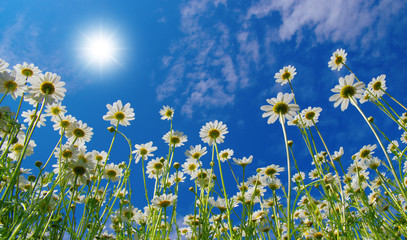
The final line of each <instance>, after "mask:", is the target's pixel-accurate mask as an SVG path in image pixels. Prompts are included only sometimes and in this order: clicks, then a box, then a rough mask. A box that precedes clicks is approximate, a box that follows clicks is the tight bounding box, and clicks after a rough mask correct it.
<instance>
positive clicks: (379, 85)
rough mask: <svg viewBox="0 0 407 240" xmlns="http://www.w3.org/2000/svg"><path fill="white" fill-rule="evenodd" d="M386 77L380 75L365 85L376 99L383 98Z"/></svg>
mask: <svg viewBox="0 0 407 240" xmlns="http://www.w3.org/2000/svg"><path fill="white" fill-rule="evenodd" d="M385 78H386V75H384V74H382V75H380V76H378V77H377V78H373V79H372V81H371V82H370V83H369V84H368V85H367V87H368V89H369V90H370V92H371V93H372V94H373V95H374V96H375V97H376V98H380V97H381V96H383V94H384V91H386V89H387V87H386V80H384V79H385Z"/></svg>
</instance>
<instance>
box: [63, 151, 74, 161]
mask: <svg viewBox="0 0 407 240" xmlns="http://www.w3.org/2000/svg"><path fill="white" fill-rule="evenodd" d="M62 157H63V158H66V159H67V158H71V157H72V152H71V150H69V149H66V150H65V151H63V152H62Z"/></svg>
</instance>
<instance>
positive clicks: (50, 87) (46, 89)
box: [40, 82, 55, 95]
mask: <svg viewBox="0 0 407 240" xmlns="http://www.w3.org/2000/svg"><path fill="white" fill-rule="evenodd" d="M40 88H41V92H42V93H44V94H48V95H51V94H53V93H54V92H55V86H54V84H52V83H50V82H43V83H42V84H41V87H40Z"/></svg>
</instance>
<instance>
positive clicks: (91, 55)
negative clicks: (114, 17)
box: [81, 30, 122, 69]
mask: <svg viewBox="0 0 407 240" xmlns="http://www.w3.org/2000/svg"><path fill="white" fill-rule="evenodd" d="M82 35H83V37H84V41H83V47H82V48H81V49H82V54H83V55H84V57H85V58H86V61H87V65H93V66H96V67H99V69H105V68H106V67H107V66H111V65H112V64H113V63H115V64H117V65H119V66H122V65H121V64H120V62H119V61H118V60H117V59H118V54H119V50H120V49H121V48H119V46H118V43H117V39H116V35H115V33H110V34H106V33H105V32H103V31H102V30H99V31H98V32H96V33H93V34H82Z"/></svg>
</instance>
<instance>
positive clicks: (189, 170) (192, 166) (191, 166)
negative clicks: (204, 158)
mask: <svg viewBox="0 0 407 240" xmlns="http://www.w3.org/2000/svg"><path fill="white" fill-rule="evenodd" d="M200 165H202V164H201V163H200V162H198V160H196V159H191V158H189V159H187V161H186V162H184V163H183V164H182V165H181V167H182V171H183V172H184V173H186V174H189V175H192V174H193V173H194V172H195V171H197V170H198V167H199V166H200Z"/></svg>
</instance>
